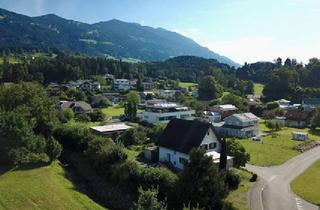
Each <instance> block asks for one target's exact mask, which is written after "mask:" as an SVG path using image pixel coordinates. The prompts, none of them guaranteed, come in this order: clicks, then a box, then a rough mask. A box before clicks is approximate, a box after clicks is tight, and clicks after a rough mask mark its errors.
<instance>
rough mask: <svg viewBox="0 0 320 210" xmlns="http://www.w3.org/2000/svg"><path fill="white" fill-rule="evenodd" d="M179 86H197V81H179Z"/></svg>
mask: <svg viewBox="0 0 320 210" xmlns="http://www.w3.org/2000/svg"><path fill="white" fill-rule="evenodd" d="M179 86H180V87H182V88H189V87H197V86H198V84H197V83H192V82H179Z"/></svg>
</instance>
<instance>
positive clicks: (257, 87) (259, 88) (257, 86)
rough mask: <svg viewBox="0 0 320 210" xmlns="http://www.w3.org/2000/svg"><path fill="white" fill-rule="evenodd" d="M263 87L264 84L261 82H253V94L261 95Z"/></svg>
mask: <svg viewBox="0 0 320 210" xmlns="http://www.w3.org/2000/svg"><path fill="white" fill-rule="evenodd" d="M263 88H264V85H263V84H260V83H254V87H253V89H254V94H255V95H258V96H262V95H263V94H262V90H263Z"/></svg>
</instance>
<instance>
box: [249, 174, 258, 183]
mask: <svg viewBox="0 0 320 210" xmlns="http://www.w3.org/2000/svg"><path fill="white" fill-rule="evenodd" d="M257 179H258V175H257V174H252V177H251V178H250V180H249V181H250V182H256V181H257Z"/></svg>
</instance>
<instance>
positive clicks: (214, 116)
mask: <svg viewBox="0 0 320 210" xmlns="http://www.w3.org/2000/svg"><path fill="white" fill-rule="evenodd" d="M203 118H204V119H205V120H206V121H208V122H210V123H213V122H220V121H221V114H220V113H219V112H209V111H204V112H203Z"/></svg>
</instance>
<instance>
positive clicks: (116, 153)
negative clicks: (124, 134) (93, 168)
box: [106, 142, 128, 164]
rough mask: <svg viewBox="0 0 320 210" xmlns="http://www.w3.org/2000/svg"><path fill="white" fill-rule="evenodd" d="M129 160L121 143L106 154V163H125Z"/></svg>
mask: <svg viewBox="0 0 320 210" xmlns="http://www.w3.org/2000/svg"><path fill="white" fill-rule="evenodd" d="M127 158H128V155H127V154H126V152H125V151H124V146H123V144H122V143H121V142H117V143H116V144H114V145H113V146H112V147H111V150H110V151H109V152H108V153H107V154H106V163H111V164H114V163H118V162H123V161H125V160H126V159H127Z"/></svg>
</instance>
